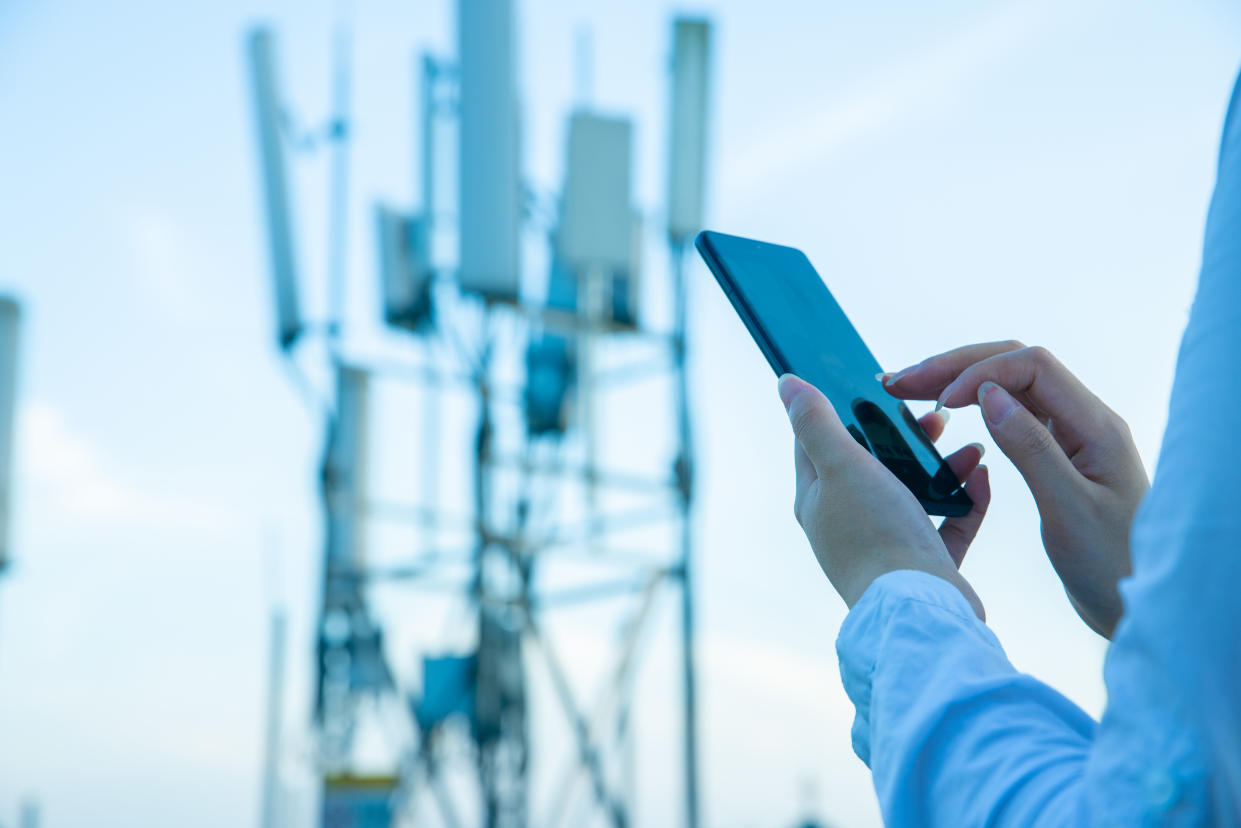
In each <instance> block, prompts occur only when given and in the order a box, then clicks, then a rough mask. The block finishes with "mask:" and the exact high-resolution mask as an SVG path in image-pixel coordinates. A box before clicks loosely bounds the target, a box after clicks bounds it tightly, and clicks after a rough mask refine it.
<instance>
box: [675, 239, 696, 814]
mask: <svg viewBox="0 0 1241 828" xmlns="http://www.w3.org/2000/svg"><path fill="white" fill-rule="evenodd" d="M671 252H672V278H673V290H674V291H675V303H676V304H675V308H676V310H675V312H676V316H675V323H674V324H675V329H674V332H673V346H672V347H673V352H674V353H673V359H674V360H675V363H676V396H677V401H676V404H677V433H678V435H679V444H680V452H679V454H678V456H677V463H676V477H677V483H678V488H679V490H680V495H681V509H682V512H681V562H680V567H679V571H680V576H681V655H682V665H683V673H682V680H683V684H684V698H685V820H686V822H685V824H686V825H687V826H688V828H698V711H697V691H696V681H695V677H694V603H693V589H692V583H693V580H692V577H691V576H692V569H691V563H692V558H693V555H692V552H693V534H692V521H691V520H690V507H691V504H692V503H693V486H694V460H693V445H692V443H691V435H690V420H689V383H688V380H687V377H686V365H685V317H686V284H685V242H684V240H683V239H676V238H673V239H671Z"/></svg>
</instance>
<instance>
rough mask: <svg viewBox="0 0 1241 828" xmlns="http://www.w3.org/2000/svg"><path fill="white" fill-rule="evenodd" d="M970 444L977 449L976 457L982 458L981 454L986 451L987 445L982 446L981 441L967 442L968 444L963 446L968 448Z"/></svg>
mask: <svg viewBox="0 0 1241 828" xmlns="http://www.w3.org/2000/svg"><path fill="white" fill-rule="evenodd" d="M970 446H974V447H975V448H977V449H978V459H979V460H981V459H982V457H983V455H984V454H986V453H987V447H986V446H984V445H983V444H982V443H968V444H966V446H965V447H966V448H969V447H970Z"/></svg>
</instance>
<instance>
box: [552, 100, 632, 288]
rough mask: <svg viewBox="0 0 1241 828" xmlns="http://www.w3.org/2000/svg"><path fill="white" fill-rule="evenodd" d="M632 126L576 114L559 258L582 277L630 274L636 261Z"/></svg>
mask: <svg viewBox="0 0 1241 828" xmlns="http://www.w3.org/2000/svg"><path fill="white" fill-rule="evenodd" d="M632 145H633V126H632V124H631V123H630V122H629V120H628V119H624V118H607V117H603V116H600V115H593V114H591V113H588V112H575V113H574V114H573V116H572V118H571V119H570V120H569V159H568V164H567V166H566V169H567V174H566V175H565V183H564V195H563V198H562V201H561V207H560V236H559V242H560V256H561V258H562V259H563V260H564V261H565V263H566V264H568V265H569V267H571V268H573V269H574V270H576V271H579V275H580V272H581V271H583V270H585V269H587V268H591V267H597V268H601V269H604V270H607V271H621V270H623V271H628V270H629V267H630V265H631V263H632V259H633V204H632V190H633V186H632V175H631V173H630V168H631V159H632V151H631V148H632Z"/></svg>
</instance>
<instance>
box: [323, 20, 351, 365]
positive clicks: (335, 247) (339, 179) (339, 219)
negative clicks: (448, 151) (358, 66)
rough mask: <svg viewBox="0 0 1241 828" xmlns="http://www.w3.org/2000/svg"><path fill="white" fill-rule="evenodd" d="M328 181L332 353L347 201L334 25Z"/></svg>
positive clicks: (341, 70)
mask: <svg viewBox="0 0 1241 828" xmlns="http://www.w3.org/2000/svg"><path fill="white" fill-rule="evenodd" d="M332 52H333V58H334V64H335V65H334V67H333V73H332V121H331V125H330V127H329V133H328V134H329V136H330V138H331V141H332V173H331V175H332V178H331V183H330V185H329V192H328V204H329V207H328V211H329V212H328V239H329V242H328V244H329V247H328V319H329V328H328V329H329V336H330V341H331V346H332V350H333V352H335V350H336V348H337V346H338V344H339V337H340V333H341V327H342V324H343V320H344V314H345V255H346V237H347V235H348V230H349V227H348V223H347V220H346V217H345V211H346V208H347V207H348V201H349V151H348V141H349V59H350V56H349V30H348V28H346V24H345V23H344V22H339V21H338V22H337V24H336V31H335V33H334V35H333V39H332Z"/></svg>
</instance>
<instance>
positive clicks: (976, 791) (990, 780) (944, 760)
mask: <svg viewBox="0 0 1241 828" xmlns="http://www.w3.org/2000/svg"><path fill="white" fill-rule="evenodd" d="M837 651H838V653H839V656H840V663H841V674H842V677H843V678H844V682H845V689H846V691H847V692H848V693H849V696H850V698H851V699H853V701H854V704H855V705H856V706H857V718H856V719H855V722H854V732H853V741H854V749H855V750H856V751H857V753H858V755H859V756H860V757H861V758H862V759H863V761H865V762H867V764H869V765H870V767H871V770H872V773H873V776H874V782H875V789H876V792H877V793H878V795H879V801H880V807H881V809H882V810H883V814H884V819H885V821H886V822H887V823H888V824H893V825H975V824H997V823H999V824H1014V825H1017V824H1020V825H1026V824H1036V823H1045V824H1057V825H1063V824H1071V823H1072V822H1073V821H1074V820H1075V819H1076V817H1077V814H1078V810H1079V808H1080V807H1081V799H1080V796H1079V787H1080V779H1081V773H1082V767H1083V764H1084V762H1085V759H1086V755H1087V753H1088V751H1089V749H1090V744H1091V740H1092V738H1093V734H1094V730H1095V724H1094V722H1093V721H1092V720H1091V719H1090V717H1088V716H1087V715H1086V714H1085V713H1083V712H1082V711H1081V710H1080V709H1079V708H1077V707H1076V706H1075V705H1073V704H1072V703H1071V702H1069V701H1068V700H1067V699H1065V698H1064V697H1063V696H1061V695H1060V694H1059V693H1057V692H1055V691H1054V690H1052V689H1051V688H1049V687H1047V686H1046V685H1044V684H1042V683H1040V682H1038V681H1035V680H1034V679H1032V678H1030V677H1029V676H1025V675H1022V674H1020V673H1018V672H1017V671H1016V670H1015V669H1014V668H1013V667H1012V665H1011V664H1010V663H1009V662H1008V659H1007V658H1006V657H1005V656H1004V652H1003V650H1002V648H1001V647H1000V644H999V642H998V641H997V640H996V638H995V636H994V635H993V634H992V633H991V631H990V630H989V629H988V628H987V627H986V625H985V624H983V623H982V622H980V621H979V620H978V619H977V618H976V617H974V615H973V613H972V611H971V610H970V607H969V604H968V603H967V602H966V601H965V600H964V598H962V596H961V595H960V593H959V592H958V591H957V590H956V589H955V588H954V587H952V586H951V585H949V584H948V583H947V582H944V581H943V580H942V579H938V578H935V577H934V576H929V575H925V574H924V573H917V572H908V571H902V572H895V573H890V574H889V575H886V576H884V577H883V578H881V579H878V580H877V581H876V582H875V583H874V585H872V588H871V589H870V590H868V592H867V594H866V595H865V596H863V598H862V600H861V601H860V602H859V603H858V605H857V606H856V607H855V608H854V609H853V611H852V612H851V613H850V614H849V617H848V618H847V619H846V621H845V624H844V626H843V627H842V628H841V633H840V637H839V639H838V641H837Z"/></svg>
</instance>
